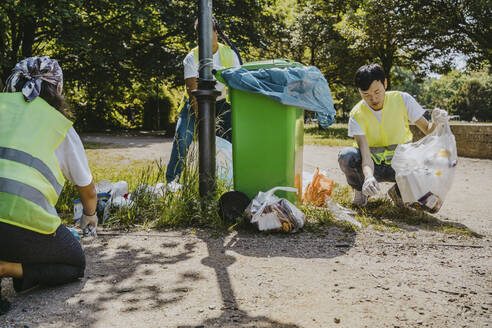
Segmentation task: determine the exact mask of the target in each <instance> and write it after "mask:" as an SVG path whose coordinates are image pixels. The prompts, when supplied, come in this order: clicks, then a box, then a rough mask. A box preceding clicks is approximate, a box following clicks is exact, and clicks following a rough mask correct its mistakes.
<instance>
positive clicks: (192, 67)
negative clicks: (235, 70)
mask: <svg viewBox="0 0 492 328" xmlns="http://www.w3.org/2000/svg"><path fill="white" fill-rule="evenodd" d="M232 54H233V59H232V67H237V66H240V64H239V58H237V55H236V53H235V52H234V51H232ZM213 62H214V65H213V69H215V70H220V69H223V68H224V66H223V65H222V63H221V62H220V55H219V51H218V50H217V51H216V52H215V53H214V54H213ZM183 65H184V78H185V80H186V79H189V78H192V77H196V78H198V65H197V62H196V61H195V54H194V51H193V50H191V51H190V52H189V53H188V55H186V57H185V59H184V60H183ZM214 80H215V77H214ZM215 88H216V89H217V90H218V91H220V92H221V93H222V94H221V95H220V96H219V97H217V100H220V99H224V98H225V96H226V95H225V85H224V84H222V83H220V82H217V84H216V85H215Z"/></svg>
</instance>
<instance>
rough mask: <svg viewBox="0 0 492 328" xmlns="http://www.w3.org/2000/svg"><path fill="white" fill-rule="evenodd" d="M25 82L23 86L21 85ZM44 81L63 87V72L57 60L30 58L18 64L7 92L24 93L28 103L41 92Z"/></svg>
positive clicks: (7, 86) (9, 79) (10, 78)
mask: <svg viewBox="0 0 492 328" xmlns="http://www.w3.org/2000/svg"><path fill="white" fill-rule="evenodd" d="M20 81H23V82H24V83H23V84H20V85H18V84H19V82H20ZM42 81H45V82H48V83H50V84H53V85H55V86H58V85H60V88H61V87H62V86H63V72H62V69H61V67H60V65H58V62H57V61H56V60H55V59H51V58H50V57H49V56H42V57H29V58H26V59H23V60H21V61H20V62H18V63H17V64H16V65H15V67H14V68H13V69H12V74H11V75H10V76H9V78H8V79H7V83H6V84H5V90H4V91H7V92H17V91H22V93H23V94H24V98H25V99H26V101H33V100H34V99H36V97H37V96H39V93H40V92H41V83H42ZM60 90H61V89H60Z"/></svg>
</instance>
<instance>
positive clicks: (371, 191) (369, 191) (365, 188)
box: [362, 177, 381, 196]
mask: <svg viewBox="0 0 492 328" xmlns="http://www.w3.org/2000/svg"><path fill="white" fill-rule="evenodd" d="M380 191H381V189H380V188H379V183H378V182H377V181H376V178H374V177H369V178H366V179H365V180H364V184H363V185H362V193H363V194H364V195H366V196H374V195H376V194H377V193H378V192H380Z"/></svg>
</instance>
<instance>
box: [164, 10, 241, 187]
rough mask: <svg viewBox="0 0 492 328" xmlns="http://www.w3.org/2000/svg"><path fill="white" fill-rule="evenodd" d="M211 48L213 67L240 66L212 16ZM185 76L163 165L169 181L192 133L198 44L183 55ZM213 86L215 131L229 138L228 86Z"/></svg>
mask: <svg viewBox="0 0 492 328" xmlns="http://www.w3.org/2000/svg"><path fill="white" fill-rule="evenodd" d="M212 24H213V26H212V27H213V31H212V52H213V69H215V70H220V69H223V68H229V67H237V66H240V65H241V63H242V61H241V57H240V56H239V55H238V54H239V52H238V51H237V49H236V48H235V47H234V45H233V44H232V42H230V41H229V39H228V38H227V36H226V35H225V34H224V33H223V32H222V31H221V30H220V27H219V24H218V23H217V20H215V18H213V19H212ZM195 30H196V31H197V32H198V20H197V21H196V22H195ZM218 36H220V37H221V38H222V39H224V41H225V42H226V43H227V44H228V46H227V45H224V44H222V43H219V42H218V41H217V38H218ZM183 64H184V78H185V84H186V93H185V96H184V97H183V100H182V101H181V106H180V108H178V111H179V110H181V112H180V114H179V118H178V123H177V124H176V133H175V135H174V140H173V148H172V150H171V156H170V158H169V163H168V164H167V168H166V181H167V182H172V181H174V180H179V178H180V176H181V172H182V171H183V165H184V162H185V158H186V154H187V152H188V147H189V146H190V144H191V142H192V141H193V135H194V133H195V124H196V118H197V117H198V103H197V101H196V99H195V97H193V96H192V95H191V92H192V91H193V90H195V89H197V88H198V75H199V74H198V69H199V53H198V47H195V48H194V49H193V50H191V51H190V52H189V53H188V55H187V56H186V57H185V59H184V61H183ZM215 88H216V89H217V90H218V91H220V92H221V95H220V96H219V97H218V98H217V101H216V103H215V115H216V117H219V118H220V120H219V124H218V131H217V135H218V136H219V137H222V138H224V139H226V140H227V141H229V142H231V140H232V127H231V105H230V104H229V103H228V102H227V99H226V96H227V87H226V86H225V85H224V84H222V83H219V82H218V83H217V84H216V86H215Z"/></svg>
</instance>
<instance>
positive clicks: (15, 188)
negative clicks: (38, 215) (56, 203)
mask: <svg viewBox="0 0 492 328" xmlns="http://www.w3.org/2000/svg"><path fill="white" fill-rule="evenodd" d="M0 192H4V193H7V194H12V195H16V196H19V197H22V198H24V199H27V200H29V201H31V202H33V203H34V204H36V205H39V206H40V207H42V208H43V209H44V210H45V211H47V212H48V213H50V214H53V215H56V216H58V214H57V213H56V209H55V208H54V207H53V206H51V205H50V203H48V200H47V199H46V197H44V195H43V193H42V192H40V191H39V190H37V189H36V188H33V187H31V186H28V185H26V184H25V183H22V182H19V181H15V180H12V179H9V178H0Z"/></svg>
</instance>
